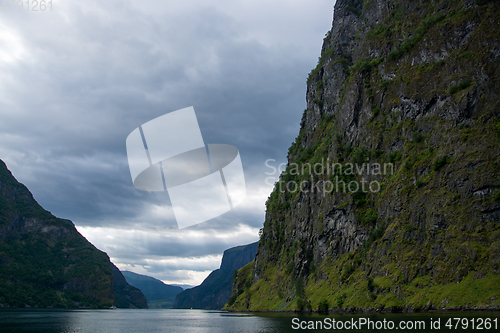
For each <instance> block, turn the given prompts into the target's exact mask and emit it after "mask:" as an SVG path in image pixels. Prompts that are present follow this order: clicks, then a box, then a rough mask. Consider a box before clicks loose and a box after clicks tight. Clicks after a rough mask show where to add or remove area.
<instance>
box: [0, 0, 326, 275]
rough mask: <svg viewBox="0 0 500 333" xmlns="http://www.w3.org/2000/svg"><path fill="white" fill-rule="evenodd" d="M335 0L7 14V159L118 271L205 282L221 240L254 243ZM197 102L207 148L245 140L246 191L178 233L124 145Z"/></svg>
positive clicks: (135, 4)
mask: <svg viewBox="0 0 500 333" xmlns="http://www.w3.org/2000/svg"><path fill="white" fill-rule="evenodd" d="M334 2H335V1H332V0H315V1H305V0H303V1H293V0H275V1H262V0H251V1H250V0H246V1H235V0H231V1H226V0H222V1H207V0H204V1H201V0H197V1H189V0H187V1H182V2H181V1H170V0H167V1H156V0H150V1H93V0H86V1H75V0H53V1H52V11H49V7H47V9H46V10H45V11H44V12H42V11H38V12H32V11H28V10H27V8H24V9H23V10H20V11H18V10H16V8H14V9H13V10H12V11H9V10H7V11H5V10H4V11H1V10H0V117H1V121H0V142H1V145H0V158H1V159H2V160H4V161H5V163H6V164H7V167H8V168H9V169H10V170H11V171H12V173H13V174H14V176H15V177H16V178H17V179H18V180H19V181H20V182H22V183H23V184H25V185H26V186H27V187H28V188H29V189H30V191H31V192H32V193H33V195H34V197H35V199H36V200H37V201H38V202H39V203H40V204H41V205H42V206H43V207H44V208H45V209H47V210H49V211H51V212H52V213H53V214H54V215H56V216H58V217H62V218H67V219H70V220H72V221H73V222H74V223H75V225H76V226H77V229H78V230H79V231H80V232H81V233H82V234H83V235H84V236H85V237H86V238H87V239H88V240H89V241H91V242H92V243H93V244H94V245H95V246H96V247H97V248H99V249H101V250H103V251H105V252H107V253H108V255H109V256H110V257H111V260H112V261H113V262H114V263H115V264H116V265H117V266H118V267H119V268H120V269H122V270H131V271H134V272H137V273H141V274H147V275H150V276H153V277H156V278H158V279H161V280H163V281H164V282H166V283H179V284H190V285H197V284H199V283H201V282H202V281H203V279H204V278H205V277H206V276H207V275H208V274H209V273H210V271H212V270H213V269H216V268H218V267H219V265H220V260H221V256H222V252H223V251H224V250H225V249H227V248H230V247H233V246H237V245H242V244H248V243H252V242H254V241H257V240H258V231H259V229H260V228H262V226H263V222H264V215H265V201H266V199H267V197H268V196H269V193H270V192H271V190H272V186H270V185H268V184H266V178H267V177H269V175H266V174H265V173H266V172H269V171H271V170H270V169H269V168H267V167H266V166H265V161H266V160H268V159H274V160H276V162H274V163H273V165H275V166H277V165H278V164H279V163H282V162H285V161H286V153H287V150H288V147H289V146H290V144H291V142H292V141H293V140H294V139H295V137H296V136H297V134H298V130H299V124H300V119H301V116H302V113H303V110H304V108H305V90H306V77H307V74H308V72H309V71H310V70H311V69H312V68H313V67H314V66H315V65H316V63H317V60H318V56H319V55H320V50H321V45H322V42H323V37H324V36H325V33H326V32H327V31H328V30H329V29H330V28H331V22H332V17H333V6H334ZM9 4H10V2H9ZM189 106H193V107H194V110H195V112H196V116H197V119H198V123H199V126H200V130H201V133H202V136H203V140H204V142H205V143H225V144H230V145H233V146H235V147H237V148H238V149H239V152H240V156H241V161H242V165H243V169H244V173H245V179H246V186H247V195H246V198H245V200H244V201H243V203H242V204H240V205H239V206H237V207H236V208H234V209H233V210H231V211H229V212H227V213H225V214H223V215H221V216H220V217H218V218H215V219H213V220H210V221H207V222H204V223H201V224H198V225H196V226H193V227H189V228H186V229H178V228H177V224H176V220H175V216H174V214H173V211H172V208H171V205H170V201H169V197H168V193H166V192H163V193H162V192H145V191H139V190H137V189H136V188H134V186H133V184H132V179H131V174H130V171H129V167H128V162H127V151H126V146H125V140H126V138H127V136H128V135H129V134H130V132H132V131H133V130H134V129H136V128H137V127H138V126H140V125H142V124H144V123H145V122H147V121H149V120H151V119H154V118H156V117H159V116H161V115H164V114H166V113H168V112H172V111H175V110H178V109H182V108H185V107H189ZM268 182H269V181H268Z"/></svg>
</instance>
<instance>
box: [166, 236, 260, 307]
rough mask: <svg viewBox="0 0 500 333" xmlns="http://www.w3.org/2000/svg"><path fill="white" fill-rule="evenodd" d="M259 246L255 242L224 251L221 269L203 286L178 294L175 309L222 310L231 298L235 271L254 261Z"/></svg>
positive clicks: (204, 282)
mask: <svg viewBox="0 0 500 333" xmlns="http://www.w3.org/2000/svg"><path fill="white" fill-rule="evenodd" d="M257 246H258V242H255V243H252V244H248V245H242V246H237V247H233V248H230V249H228V250H226V251H224V254H223V256H222V262H221V265H220V268H219V269H216V270H215V271H213V272H212V273H210V275H209V276H208V277H207V278H206V279H205V280H204V281H203V282H202V283H201V285H199V286H197V287H194V288H191V289H187V290H184V291H183V292H181V293H180V294H178V295H177V296H176V297H175V303H174V309H191V308H192V309H208V310H219V309H220V308H222V307H223V306H224V304H226V302H227V301H228V299H229V297H230V296H231V287H232V283H233V276H234V273H235V271H236V270H238V269H240V268H241V267H243V266H244V265H246V264H248V263H249V262H250V261H252V260H253V258H254V257H255V252H256V251H257Z"/></svg>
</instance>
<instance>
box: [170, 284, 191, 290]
mask: <svg viewBox="0 0 500 333" xmlns="http://www.w3.org/2000/svg"><path fill="white" fill-rule="evenodd" d="M171 286H175V287H181V288H182V290H186V289H191V288H193V287H194V286H191V285H189V284H171Z"/></svg>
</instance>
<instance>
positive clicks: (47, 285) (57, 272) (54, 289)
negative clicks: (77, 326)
mask: <svg viewBox="0 0 500 333" xmlns="http://www.w3.org/2000/svg"><path fill="white" fill-rule="evenodd" d="M112 267H113V270H112ZM120 277H121V278H120ZM121 280H123V281H121ZM123 282H125V280H124V278H123V276H122V275H121V273H120V271H119V270H118V269H117V268H116V267H114V265H113V264H112V263H110V261H109V257H108V256H107V254H106V253H104V252H102V251H99V250H98V249H96V248H95V247H94V246H93V245H92V244H90V243H89V242H88V241H87V240H86V239H85V238H84V237H83V236H82V235H80V234H79V233H78V231H77V230H76V229H75V226H74V225H73V223H72V222H71V221H69V220H64V219H59V218H57V217H55V216H53V215H52V214H51V213H50V212H48V211H46V210H44V209H43V208H42V207H40V205H38V203H37V202H36V201H35V199H33V196H32V194H31V193H30V192H29V190H28V189H27V188H26V187H25V186H24V185H22V184H20V183H19V182H17V180H16V179H15V178H14V177H13V176H12V174H11V173H10V171H9V170H8V169H7V167H6V166H5V164H4V163H3V161H1V160H0V306H11V307H25V306H31V307H60V308H74V307H85V308H109V307H110V306H112V305H116V306H117V307H147V306H144V305H145V302H146V299H145V298H144V295H142V293H141V292H140V291H139V290H137V289H135V288H133V287H131V286H129V285H128V284H126V282H125V285H124V284H123ZM133 289H135V290H133ZM137 292H138V293H137ZM142 300H143V302H142ZM143 303H144V304H143Z"/></svg>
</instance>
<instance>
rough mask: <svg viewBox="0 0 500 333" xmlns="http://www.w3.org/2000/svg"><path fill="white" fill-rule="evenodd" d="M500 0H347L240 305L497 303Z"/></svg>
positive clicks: (314, 80) (339, 6)
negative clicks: (499, 0)
mask: <svg viewBox="0 0 500 333" xmlns="http://www.w3.org/2000/svg"><path fill="white" fill-rule="evenodd" d="M499 57H500V4H499V2H498V1H481V0H477V1H473V0H469V1H399V0H396V1H387V0H385V1H384V0H366V1H360V0H337V2H336V4H335V11H334V19H333V26H332V29H331V31H329V32H328V33H327V34H326V37H325V38H324V43H323V47H322V50H321V57H320V58H319V61H318V65H317V67H316V68H314V69H313V70H312V71H311V73H310V74H309V77H308V79H307V94H306V99H307V109H306V110H305V111H304V114H303V117H302V121H301V128H300V132H299V135H298V137H297V138H296V140H295V142H294V143H292V145H291V147H290V149H289V151H288V167H287V169H286V170H285V172H284V173H282V174H281V176H280V180H279V182H278V183H277V184H276V186H275V188H274V190H273V192H272V193H271V195H270V197H269V199H268V201H267V204H266V205H267V212H266V219H265V223H264V228H263V231H262V236H261V240H260V243H259V248H258V251H257V255H256V258H255V261H254V262H253V263H251V264H250V265H248V266H245V267H244V268H242V269H241V270H240V271H239V272H238V274H237V278H236V280H235V282H234V285H233V295H234V296H237V298H236V300H235V302H234V304H232V305H230V304H228V305H227V306H226V308H228V309H237V310H243V309H252V310H295V309H299V310H300V309H313V310H316V309H320V310H324V311H326V309H330V310H332V309H339V308H342V309H346V308H348V309H349V308H361V309H370V308H392V309H422V308H430V307H435V308H456V307H461V306H481V307H488V306H489V307H493V306H498V305H500V303H499V302H500V301H499V297H500V275H499V274H500V149H499V145H500V119H499V114H500V109H499V101H500V99H499V94H500V71H499V69H500V58H499Z"/></svg>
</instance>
